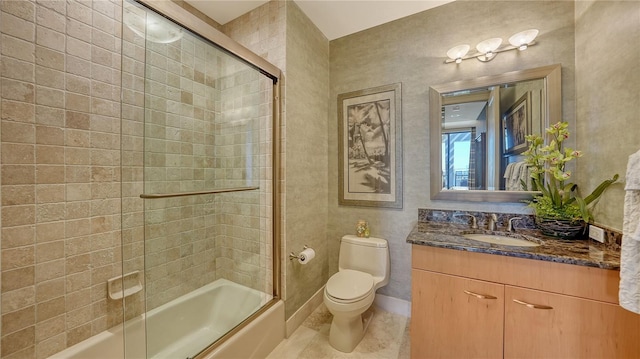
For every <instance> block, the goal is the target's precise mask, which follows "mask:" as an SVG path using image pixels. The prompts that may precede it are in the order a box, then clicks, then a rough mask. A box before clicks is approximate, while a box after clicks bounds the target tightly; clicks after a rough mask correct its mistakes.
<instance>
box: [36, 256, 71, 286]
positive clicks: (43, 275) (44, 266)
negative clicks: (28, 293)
mask: <svg viewBox="0 0 640 359" xmlns="http://www.w3.org/2000/svg"><path fill="white" fill-rule="evenodd" d="M64 265H65V260H64V259H58V260H53V261H49V262H44V263H38V264H36V276H35V280H36V283H40V282H45V281H48V280H52V279H55V278H60V277H62V276H64Z"/></svg>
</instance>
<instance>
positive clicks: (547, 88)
mask: <svg viewBox="0 0 640 359" xmlns="http://www.w3.org/2000/svg"><path fill="white" fill-rule="evenodd" d="M560 72H561V65H560V64H555V65H549V66H543V67H538V68H534V69H527V70H520V71H512V72H506V73H504V74H500V75H493V76H483V77H478V78H475V79H471V80H461V81H454V82H449V83H445V84H440V85H434V86H431V87H430V88H429V133H430V134H429V139H430V142H431V143H430V150H431V156H430V161H431V163H430V167H431V171H430V172H431V175H430V180H431V183H430V189H431V199H432V200H448V201H470V202H522V201H524V200H529V199H531V198H532V197H533V194H534V193H536V192H532V191H527V192H525V191H501V190H468V191H467V190H460V191H454V190H443V188H442V179H441V176H442V175H441V174H442V153H441V152H442V145H441V143H442V94H445V93H449V92H456V91H462V90H467V89H476V88H480V87H489V86H496V85H500V84H505V83H513V82H519V81H528V80H537V79H543V80H544V95H545V99H546V101H545V104H544V105H543V112H544V120H543V121H544V123H543V124H542V128H547V127H549V119H554V120H555V119H558V120H561V119H562V85H561V82H562V81H561V74H560Z"/></svg>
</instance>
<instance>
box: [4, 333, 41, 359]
mask: <svg viewBox="0 0 640 359" xmlns="http://www.w3.org/2000/svg"><path fill="white" fill-rule="evenodd" d="M34 343H35V326H30V327H28V328H25V329H22V330H20V331H17V332H14V333H11V334H8V335H5V336H3V337H2V351H1V352H0V354H1V355H2V357H3V358H7V357H8V356H9V354H13V353H17V352H19V351H21V350H23V349H24V348H28V347H33V345H34ZM27 353H28V351H26V350H25V352H22V353H20V355H18V356H17V357H16V358H28V357H29V356H27Z"/></svg>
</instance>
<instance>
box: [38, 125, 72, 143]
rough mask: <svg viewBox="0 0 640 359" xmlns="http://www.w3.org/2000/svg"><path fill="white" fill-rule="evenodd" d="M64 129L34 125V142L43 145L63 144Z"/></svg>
mask: <svg viewBox="0 0 640 359" xmlns="http://www.w3.org/2000/svg"><path fill="white" fill-rule="evenodd" d="M64 137H65V130H64V129H63V128H60V127H51V126H42V125H37V126H36V143H37V144H43V145H60V146H61V145H64Z"/></svg>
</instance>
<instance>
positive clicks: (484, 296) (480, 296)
mask: <svg viewBox="0 0 640 359" xmlns="http://www.w3.org/2000/svg"><path fill="white" fill-rule="evenodd" d="M464 292H465V293H466V294H469V295H472V296H474V297H476V298H478V299H498V298H497V297H494V296H492V295H489V294H480V293H474V292H472V291H469V290H465V291H464Z"/></svg>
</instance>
